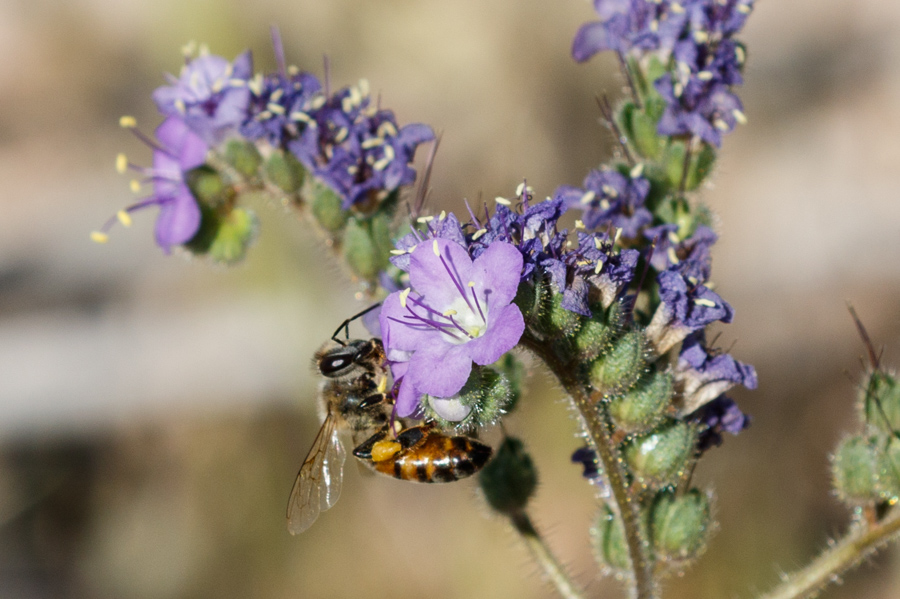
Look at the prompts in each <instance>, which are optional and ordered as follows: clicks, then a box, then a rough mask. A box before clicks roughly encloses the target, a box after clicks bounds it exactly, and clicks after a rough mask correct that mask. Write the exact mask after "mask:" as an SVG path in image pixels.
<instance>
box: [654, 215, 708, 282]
mask: <svg viewBox="0 0 900 599" xmlns="http://www.w3.org/2000/svg"><path fill="white" fill-rule="evenodd" d="M644 237H645V238H646V239H647V240H648V241H655V242H656V247H655V249H654V250H653V256H652V257H651V258H650V264H651V266H653V268H655V269H656V270H657V271H659V272H662V271H665V270H671V269H675V270H677V271H678V272H680V273H681V274H682V275H684V276H685V277H686V278H687V279H688V281H689V282H692V283H693V284H697V283H703V282H706V281H708V280H709V276H710V271H711V269H712V256H711V254H710V248H711V247H712V246H713V244H714V243H715V242H716V240H717V239H718V236H717V235H716V234H715V232H713V230H712V229H710V228H709V227H707V226H706V225H698V226H697V228H696V229H695V230H694V233H693V235H691V236H690V237H688V238H687V239H683V240H682V239H681V238H679V236H678V225H675V224H665V225H659V226H657V227H652V228H649V229H645V230H644Z"/></svg>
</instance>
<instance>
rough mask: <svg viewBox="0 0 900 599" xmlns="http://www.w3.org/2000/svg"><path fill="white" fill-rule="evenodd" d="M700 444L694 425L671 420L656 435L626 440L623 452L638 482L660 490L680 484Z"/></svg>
mask: <svg viewBox="0 0 900 599" xmlns="http://www.w3.org/2000/svg"><path fill="white" fill-rule="evenodd" d="M696 444H697V429H696V427H695V426H694V425H692V424H688V423H686V422H682V421H680V420H669V421H668V422H666V423H665V424H663V425H662V426H660V427H659V428H657V429H656V430H654V431H652V432H649V433H646V434H643V435H638V436H636V437H633V438H631V439H629V440H628V441H626V442H625V444H624V446H623V449H622V453H623V455H624V456H625V461H626V462H627V463H628V466H629V467H630V468H631V472H632V473H633V474H634V477H635V478H636V479H637V481H638V482H640V483H641V484H643V485H646V486H648V487H653V488H659V487H664V486H666V485H671V484H675V483H676V482H678V479H679V478H681V475H682V474H684V470H685V468H687V465H688V462H689V461H690V459H691V457H692V456H693V455H694V451H695V447H696Z"/></svg>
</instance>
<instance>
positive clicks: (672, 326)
mask: <svg viewBox="0 0 900 599" xmlns="http://www.w3.org/2000/svg"><path fill="white" fill-rule="evenodd" d="M656 280H657V283H658V284H659V299H660V304H659V306H658V307H657V309H656V312H655V313H654V315H653V320H651V322H650V324H649V325H648V326H647V330H646V334H647V337H648V339H650V340H651V342H652V343H653V346H654V350H655V351H656V352H657V354H659V355H661V354H663V353H665V352H667V351H668V350H669V349H670V348H672V347H673V346H674V345H675V344H676V343H679V342H680V341H681V340H683V339H684V338H685V337H687V336H688V335H689V334H691V333H692V332H694V331H697V330H700V329H703V328H704V327H706V325H708V324H710V323H713V322H716V321H722V322H725V323H728V322H731V320H732V318H733V317H734V310H733V309H732V308H731V306H730V305H729V304H728V302H726V301H725V300H723V299H722V298H721V297H720V296H719V294H717V293H716V292H715V291H713V290H712V289H710V288H708V287H706V286H705V285H702V284H700V283H699V282H697V283H694V282H692V281H690V280H688V279H687V278H686V277H685V276H684V275H682V274H681V273H680V272H678V271H677V270H667V271H665V272H661V273H659V276H658V277H657V279H656Z"/></svg>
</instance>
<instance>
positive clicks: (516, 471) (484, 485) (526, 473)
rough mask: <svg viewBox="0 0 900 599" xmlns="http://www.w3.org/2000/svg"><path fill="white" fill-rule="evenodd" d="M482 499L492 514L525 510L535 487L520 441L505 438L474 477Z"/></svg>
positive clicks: (533, 468)
mask: <svg viewBox="0 0 900 599" xmlns="http://www.w3.org/2000/svg"><path fill="white" fill-rule="evenodd" d="M478 482H479V484H480V485H481V490H482V491H483V492H484V498H485V499H486V500H487V502H488V504H489V505H490V506H491V508H493V509H494V510H495V511H497V512H500V513H501V514H509V515H511V514H515V513H517V512H520V511H521V510H523V509H525V506H526V505H527V504H528V500H529V499H530V498H531V496H532V495H533V494H534V489H535V487H537V470H536V469H535V467H534V463H533V462H532V461H531V456H529V455H528V453H527V452H526V451H525V446H524V445H523V444H522V441H520V440H519V439H517V438H515V437H506V438H505V439H504V440H503V443H502V444H501V445H500V447H499V448H498V449H497V451H496V452H495V454H494V458H493V459H492V460H491V461H490V462H488V463H487V465H486V466H485V467H484V468H483V469H482V470H481V473H480V474H479V475H478Z"/></svg>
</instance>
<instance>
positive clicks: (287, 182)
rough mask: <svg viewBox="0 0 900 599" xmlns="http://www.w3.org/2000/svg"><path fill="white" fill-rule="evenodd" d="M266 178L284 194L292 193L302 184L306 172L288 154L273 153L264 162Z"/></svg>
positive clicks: (291, 155)
mask: <svg viewBox="0 0 900 599" xmlns="http://www.w3.org/2000/svg"><path fill="white" fill-rule="evenodd" d="M265 169H266V178H267V179H268V180H269V181H270V182H272V183H273V184H274V185H275V186H276V187H278V188H279V189H280V190H282V191H283V192H285V193H294V192H296V191H297V190H298V189H300V186H301V185H302V184H303V179H304V177H305V175H306V171H305V169H304V168H303V165H302V164H300V162H299V161H298V160H297V159H296V158H294V155H293V154H291V153H290V152H273V153H272V155H271V156H269V158H268V159H267V160H266V165H265Z"/></svg>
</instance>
